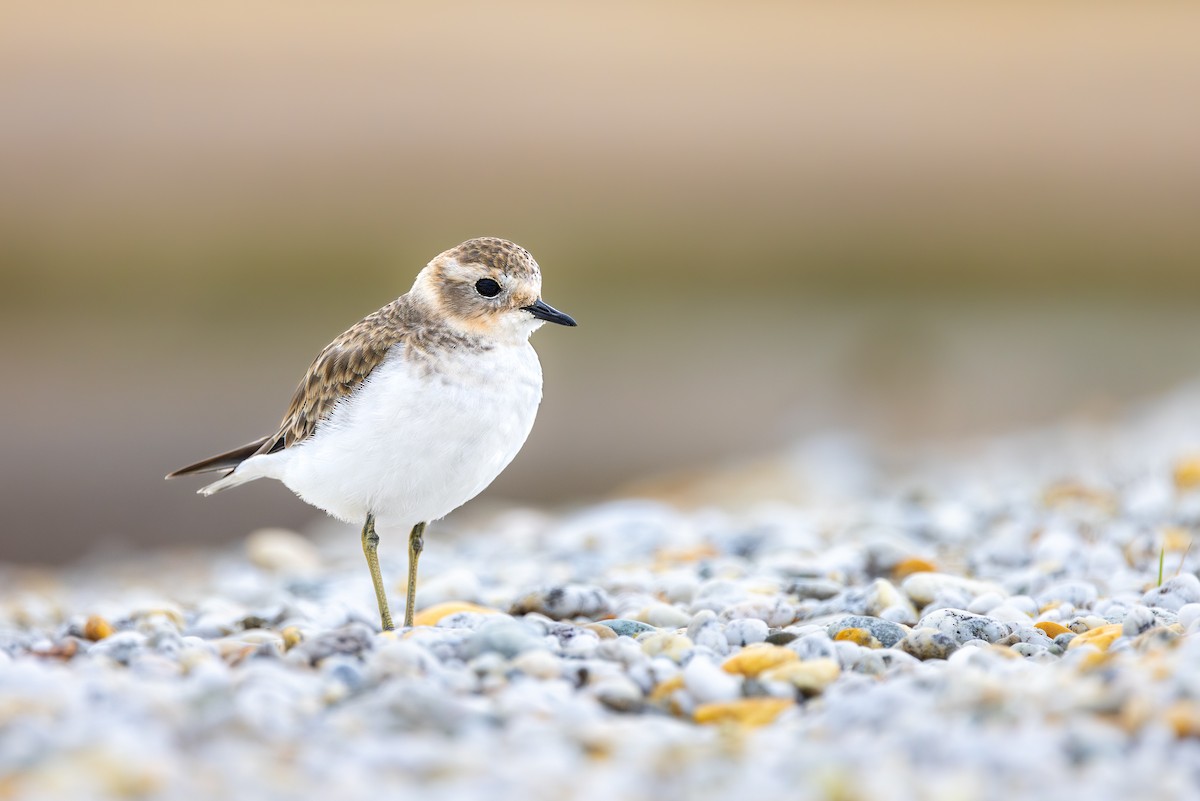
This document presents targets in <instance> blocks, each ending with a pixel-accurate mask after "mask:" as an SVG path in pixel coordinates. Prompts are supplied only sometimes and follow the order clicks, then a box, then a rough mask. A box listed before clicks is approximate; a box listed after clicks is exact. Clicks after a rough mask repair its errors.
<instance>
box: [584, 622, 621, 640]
mask: <svg viewBox="0 0 1200 801" xmlns="http://www.w3.org/2000/svg"><path fill="white" fill-rule="evenodd" d="M584 628H585V629H587V630H588V631H590V632H592V633H593V634H595V635H596V636H597V637H599V638H600V639H602V640H615V639H617V633H616V632H615V631H613V630H612V629H611V628H609V627H608V626H601V625H600V624H599V623H587V624H585V625H584Z"/></svg>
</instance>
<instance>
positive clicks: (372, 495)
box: [283, 348, 541, 527]
mask: <svg viewBox="0 0 1200 801" xmlns="http://www.w3.org/2000/svg"><path fill="white" fill-rule="evenodd" d="M484 355H486V356H496V357H497V358H492V359H483V358H482V357H481V356H477V357H475V358H473V359H465V360H460V361H459V362H458V363H454V364H450V365H445V366H443V368H442V369H441V370H438V371H423V370H418V369H414V367H413V365H412V364H411V363H409V362H406V361H404V360H403V359H399V358H397V359H392V360H389V361H388V362H385V363H384V364H382V365H380V366H379V367H378V368H376V370H375V372H374V373H372V375H371V376H370V378H369V379H368V380H367V381H366V382H364V384H363V386H362V387H361V388H360V390H359V391H358V392H357V393H355V394H354V395H353V396H351V397H350V398H348V399H347V400H346V401H344V402H342V403H341V404H339V406H338V407H337V408H336V409H335V410H334V412H333V413H332V414H331V415H330V417H329V419H328V420H327V421H326V422H325V423H323V424H322V426H321V427H320V428H319V429H318V431H317V432H316V433H315V434H314V435H313V437H312V439H311V440H310V441H309V442H306V443H303V444H301V445H298V446H295V449H296V454H295V456H294V457H293V459H292V460H291V463H290V464H289V466H288V469H287V471H286V474H285V476H284V477H283V478H284V483H285V484H287V485H288V487H290V488H291V489H292V490H293V491H294V492H295V493H296V494H298V495H299V496H300V497H301V498H303V499H304V500H305V501H307V502H309V503H311V504H313V505H314V506H318V507H320V508H322V509H324V510H326V511H327V512H329V513H330V514H332V515H334V516H335V517H339V518H341V519H343V520H347V521H350V522H360V521H361V520H362V519H363V518H364V517H365V516H366V515H367V513H368V512H369V513H371V514H374V515H375V516H376V518H377V519H378V521H379V525H380V526H382V527H390V526H396V527H402V526H411V525H414V524H416V523H418V522H422V521H430V520H436V519H438V518H441V517H443V516H445V515H446V514H447V513H449V512H450V511H452V510H454V509H456V508H457V507H459V506H461V505H462V504H464V503H466V502H467V501H469V500H470V499H471V498H473V497H475V496H476V495H478V494H479V493H480V492H481V491H483V489H484V488H486V487H487V486H488V485H489V484H491V483H492V481H493V480H494V479H495V478H496V476H497V475H499V474H500V472H501V471H502V470H503V469H504V468H505V467H506V466H507V465H508V463H509V462H511V461H512V459H513V457H515V456H516V455H517V452H518V451H519V450H520V449H521V446H522V445H523V444H524V442H525V439H526V437H527V436H528V435H529V431H530V429H531V428H532V426H533V420H534V416H535V414H536V412H537V407H538V404H539V402H540V400H541V369H540V366H539V365H538V364H537V357H536V355H533V350H532V348H529V349H528V351H527V354H526V353H523V352H518V353H516V354H495V353H488V354H484ZM530 356H531V357H532V363H531V361H530V358H529V357H530Z"/></svg>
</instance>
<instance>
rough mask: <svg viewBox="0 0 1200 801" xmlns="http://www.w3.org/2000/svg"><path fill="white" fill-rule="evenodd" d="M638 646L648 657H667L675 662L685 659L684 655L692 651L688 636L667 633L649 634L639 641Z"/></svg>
mask: <svg viewBox="0 0 1200 801" xmlns="http://www.w3.org/2000/svg"><path fill="white" fill-rule="evenodd" d="M638 644H639V645H641V646H642V653H644V654H646V656H649V657H655V656H665V657H666V658H667V659H670V660H672V661H674V662H678V661H680V660H681V659H683V656H684V654H686V653H687V652H688V651H690V650H691V649H692V641H691V640H689V639H688V637H687V635H685V634H673V633H671V632H665V631H660V632H658V633H657V634H647V635H646V636H645V637H642V638H641V639H640V640H638Z"/></svg>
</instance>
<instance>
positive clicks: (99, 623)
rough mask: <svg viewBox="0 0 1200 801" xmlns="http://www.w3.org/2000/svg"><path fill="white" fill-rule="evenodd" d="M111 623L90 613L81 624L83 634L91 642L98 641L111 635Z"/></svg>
mask: <svg viewBox="0 0 1200 801" xmlns="http://www.w3.org/2000/svg"><path fill="white" fill-rule="evenodd" d="M112 633H113V627H112V624H111V623H109V622H108V621H107V620H105V619H104V618H102V617H100V616H99V615H92V616H91V617H89V618H88V619H87V622H86V623H84V625H83V636H84V637H85V638H87V639H89V640H91V641H92V642H98V641H100V640H103V639H104V638H105V637H111V636H112Z"/></svg>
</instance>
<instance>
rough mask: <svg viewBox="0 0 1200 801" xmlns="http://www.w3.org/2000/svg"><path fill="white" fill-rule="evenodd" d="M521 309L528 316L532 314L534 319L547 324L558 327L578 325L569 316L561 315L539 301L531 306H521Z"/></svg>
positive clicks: (556, 310)
mask: <svg viewBox="0 0 1200 801" xmlns="http://www.w3.org/2000/svg"><path fill="white" fill-rule="evenodd" d="M521 308H523V309H524V310H525V311H527V312H529V313H530V314H532V315H533V316H534V317H536V318H538V319H539V320H545V321H546V322H548V323H558V324H559V325H570V326H575V325H578V323H576V322H575V320H574V319H572V318H571V315H569V314H563V313H562V312H560V311H559V310H558V309H556V308H554V307H553V306H550V305H548V304H546V303H544V302H543V301H541V300H539V301H538V302H537V303H535V304H533V305H532V306H522V307H521Z"/></svg>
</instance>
